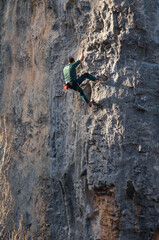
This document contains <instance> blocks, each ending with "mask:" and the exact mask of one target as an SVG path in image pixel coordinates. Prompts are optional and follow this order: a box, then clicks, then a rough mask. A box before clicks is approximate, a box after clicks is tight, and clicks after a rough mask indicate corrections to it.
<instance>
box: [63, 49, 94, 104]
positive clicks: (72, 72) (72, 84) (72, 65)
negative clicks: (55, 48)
mask: <svg viewBox="0 0 159 240" xmlns="http://www.w3.org/2000/svg"><path fill="white" fill-rule="evenodd" d="M83 60H84V49H83V50H82V56H81V59H80V60H78V61H76V62H75V60H74V58H73V57H69V59H68V64H67V65H66V66H65V67H64V69H63V73H64V78H65V85H64V89H65V90H67V89H68V88H70V89H73V90H75V91H77V92H79V94H80V95H81V97H82V99H83V100H84V102H85V103H87V104H88V106H89V107H92V101H89V100H88V98H87V97H86V96H85V94H84V92H83V90H82V88H81V87H80V84H81V83H82V82H83V81H84V80H85V79H86V78H88V79H90V80H92V81H94V82H97V81H98V80H97V79H96V77H94V76H92V75H91V74H89V73H84V74H83V75H82V76H81V77H79V78H77V77H76V67H77V66H78V65H79V64H80V63H81V62H82V61H83Z"/></svg>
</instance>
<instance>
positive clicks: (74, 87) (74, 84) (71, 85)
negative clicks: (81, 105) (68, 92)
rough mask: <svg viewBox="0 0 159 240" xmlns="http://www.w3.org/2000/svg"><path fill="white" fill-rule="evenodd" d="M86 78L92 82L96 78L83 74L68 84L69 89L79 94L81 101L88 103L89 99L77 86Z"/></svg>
mask: <svg viewBox="0 0 159 240" xmlns="http://www.w3.org/2000/svg"><path fill="white" fill-rule="evenodd" d="M86 78H88V79H90V80H92V81H95V80H96V78H95V77H94V76H92V75H91V74H89V73H84V74H83V75H82V76H81V77H79V78H77V79H76V80H75V81H73V82H70V83H69V88H71V89H73V90H75V91H77V92H79V94H80V96H81V97H82V99H83V100H84V102H85V103H89V102H90V101H89V99H88V98H87V97H86V96H85V94H84V92H83V90H82V88H80V86H79V85H80V84H81V83H82V82H83V81H84V80H85V79H86Z"/></svg>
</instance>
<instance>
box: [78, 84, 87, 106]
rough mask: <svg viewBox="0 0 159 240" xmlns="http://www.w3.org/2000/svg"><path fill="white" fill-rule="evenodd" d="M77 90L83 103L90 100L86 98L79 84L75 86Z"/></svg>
mask: <svg viewBox="0 0 159 240" xmlns="http://www.w3.org/2000/svg"><path fill="white" fill-rule="evenodd" d="M77 91H78V92H79V94H80V96H81V98H82V99H83V100H84V102H85V103H87V104H88V103H89V102H90V101H89V100H88V98H87V97H86V96H85V94H84V92H83V90H82V88H80V87H79V86H78V87H77Z"/></svg>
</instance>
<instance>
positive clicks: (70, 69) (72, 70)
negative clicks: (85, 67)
mask: <svg viewBox="0 0 159 240" xmlns="http://www.w3.org/2000/svg"><path fill="white" fill-rule="evenodd" d="M80 63H81V62H80V60H78V61H77V62H74V63H70V64H67V65H66V66H65V67H64V69H63V74H64V78H65V82H66V83H69V82H73V81H75V80H76V67H77V66H78V65H79V64H80Z"/></svg>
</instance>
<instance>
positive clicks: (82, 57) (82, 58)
mask: <svg viewBox="0 0 159 240" xmlns="http://www.w3.org/2000/svg"><path fill="white" fill-rule="evenodd" d="M83 60H84V49H82V56H81V59H80V62H82V61H83Z"/></svg>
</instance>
